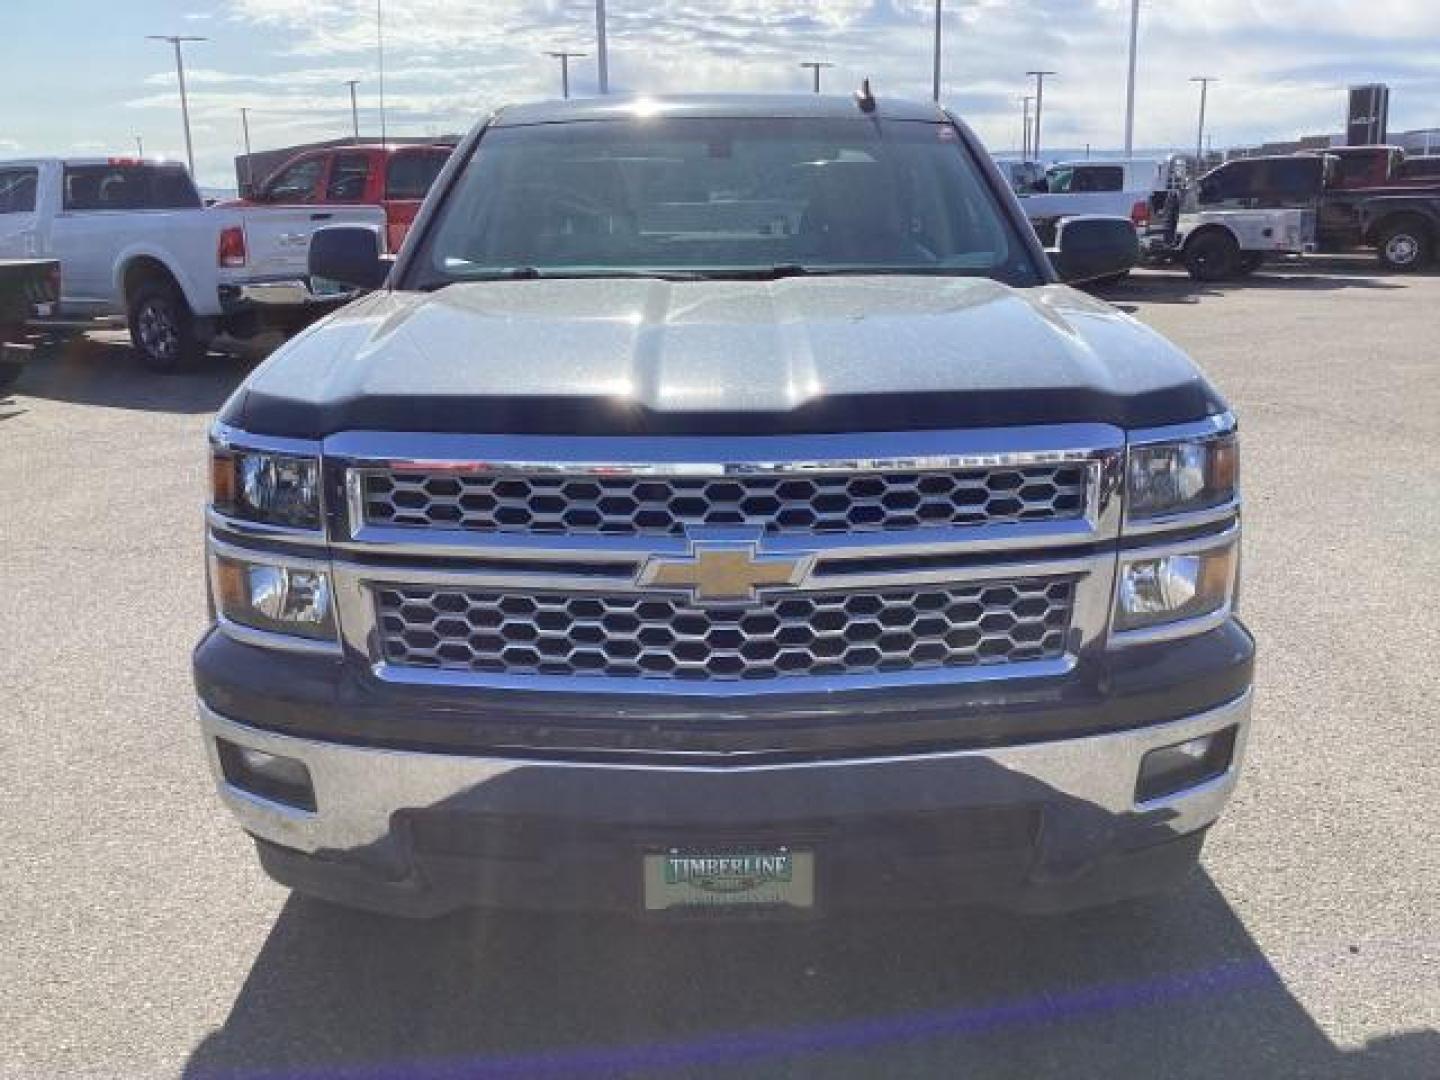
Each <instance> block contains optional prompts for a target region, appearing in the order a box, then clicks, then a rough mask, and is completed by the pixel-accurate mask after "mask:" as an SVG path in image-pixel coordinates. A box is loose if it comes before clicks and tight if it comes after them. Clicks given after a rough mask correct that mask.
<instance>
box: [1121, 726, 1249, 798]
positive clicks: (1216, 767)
mask: <svg viewBox="0 0 1440 1080" xmlns="http://www.w3.org/2000/svg"><path fill="white" fill-rule="evenodd" d="M1238 730H1239V729H1238V728H1237V727H1235V726H1233V725H1232V726H1231V727H1227V728H1222V729H1221V730H1219V731H1212V732H1210V733H1208V734H1206V735H1199V736H1196V737H1195V738H1193V739H1186V740H1185V741H1184V742H1180V743H1174V744H1172V745H1170V746H1162V747H1159V748H1158V749H1156V750H1151V751H1150V752H1149V753H1148V754H1146V755H1145V756H1144V757H1143V758H1142V759H1141V760H1140V776H1139V778H1138V780H1137V781H1136V784H1135V801H1136V802H1137V803H1147V802H1151V801H1153V800H1155V799H1163V798H1165V797H1166V796H1169V795H1176V794H1178V793H1179V792H1182V791H1184V790H1186V789H1187V788H1193V787H1198V786H1199V785H1200V784H1204V783H1207V782H1209V781H1211V780H1214V779H1215V778H1216V777H1219V776H1224V775H1225V773H1226V772H1228V771H1229V769H1230V762H1231V760H1232V759H1233V757H1234V755H1235V734H1236V732H1237V731H1238Z"/></svg>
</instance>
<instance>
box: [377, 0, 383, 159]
mask: <svg viewBox="0 0 1440 1080" xmlns="http://www.w3.org/2000/svg"><path fill="white" fill-rule="evenodd" d="M380 4H381V0H375V51H376V55H377V57H378V58H379V61H380V72H379V74H380V145H381V146H384V145H385V134H386V133H385V23H384V21H383V20H382V18H381V15H380Z"/></svg>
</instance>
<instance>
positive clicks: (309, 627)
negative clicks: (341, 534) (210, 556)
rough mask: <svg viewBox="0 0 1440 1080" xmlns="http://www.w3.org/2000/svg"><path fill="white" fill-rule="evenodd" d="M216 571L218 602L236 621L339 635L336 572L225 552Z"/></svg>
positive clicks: (319, 635)
mask: <svg viewBox="0 0 1440 1080" xmlns="http://www.w3.org/2000/svg"><path fill="white" fill-rule="evenodd" d="M215 575H216V581H215V593H216V596H215V599H216V607H217V608H218V609H219V612H220V614H222V615H223V616H225V618H227V619H229V620H230V621H231V622H235V623H239V624H240V625H241V626H248V627H251V628H252V629H255V630H268V631H271V632H272V633H278V634H296V635H299V636H301V637H308V638H317V639H321V640H333V639H334V637H335V618H334V613H333V611H332V605H331V602H330V576H329V575H328V574H327V573H326V572H325V571H324V570H311V569H303V568H299V567H291V566H279V565H276V564H274V563H252V562H245V561H242V560H240V559H232V558H230V557H228V556H224V555H221V556H217V557H216V559H215Z"/></svg>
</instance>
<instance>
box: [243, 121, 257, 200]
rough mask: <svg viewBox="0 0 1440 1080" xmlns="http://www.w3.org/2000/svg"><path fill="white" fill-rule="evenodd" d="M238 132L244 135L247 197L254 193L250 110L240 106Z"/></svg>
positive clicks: (253, 160)
mask: <svg viewBox="0 0 1440 1080" xmlns="http://www.w3.org/2000/svg"><path fill="white" fill-rule="evenodd" d="M240 130H241V131H242V132H243V133H244V135H245V188H246V194H247V195H253V194H254V193H255V159H254V158H252V157H251V156H250V110H249V109H247V108H246V107H245V106H243V105H242V106H240Z"/></svg>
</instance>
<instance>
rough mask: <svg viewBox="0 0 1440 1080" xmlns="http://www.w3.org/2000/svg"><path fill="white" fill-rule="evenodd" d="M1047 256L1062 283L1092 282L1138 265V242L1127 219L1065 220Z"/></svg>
mask: <svg viewBox="0 0 1440 1080" xmlns="http://www.w3.org/2000/svg"><path fill="white" fill-rule="evenodd" d="M1047 254H1049V256H1050V262H1051V264H1052V265H1053V266H1054V267H1055V272H1056V273H1057V274H1059V275H1060V280H1061V281H1064V282H1066V283H1068V284H1076V283H1079V282H1083V281H1095V280H1097V279H1099V278H1105V277H1111V276H1113V275H1116V274H1123V273H1125V272H1126V271H1127V270H1130V269H1132V268H1133V267H1134V266H1135V264H1136V263H1138V262H1139V261H1140V238H1139V236H1137V235H1136V232H1135V225H1134V223H1133V222H1131V220H1130V219H1129V218H1122V217H1101V216H1098V215H1097V216H1085V217H1073V218H1066V219H1065V220H1064V221H1061V222H1060V225H1059V228H1058V229H1057V230H1056V235H1055V247H1054V248H1052V249H1050V250H1049V251H1048V252H1047Z"/></svg>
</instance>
